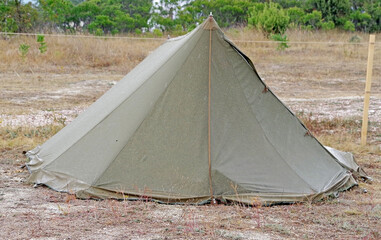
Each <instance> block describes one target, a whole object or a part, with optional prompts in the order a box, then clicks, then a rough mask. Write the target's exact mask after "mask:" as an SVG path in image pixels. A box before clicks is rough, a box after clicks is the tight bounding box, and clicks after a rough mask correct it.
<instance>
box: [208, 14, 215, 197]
mask: <svg viewBox="0 0 381 240" xmlns="http://www.w3.org/2000/svg"><path fill="white" fill-rule="evenodd" d="M209 21H210V22H212V21H213V15H212V13H210V16H209ZM211 75H212V28H210V29H209V77H208V81H209V84H208V163H209V186H210V199H211V203H212V204H214V202H215V199H214V195H213V184H212V160H211V136H210V133H211V129H210V128H211V127H210V101H211V99H210V97H211Z"/></svg>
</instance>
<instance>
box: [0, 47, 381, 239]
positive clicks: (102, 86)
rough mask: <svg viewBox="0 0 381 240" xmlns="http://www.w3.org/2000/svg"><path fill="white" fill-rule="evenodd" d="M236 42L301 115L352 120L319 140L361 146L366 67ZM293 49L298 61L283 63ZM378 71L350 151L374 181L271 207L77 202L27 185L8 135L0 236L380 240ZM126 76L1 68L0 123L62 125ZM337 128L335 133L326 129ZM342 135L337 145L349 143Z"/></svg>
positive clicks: (1, 160)
mask: <svg viewBox="0 0 381 240" xmlns="http://www.w3.org/2000/svg"><path fill="white" fill-rule="evenodd" d="M242 47H243V48H247V49H246V51H244V52H249V56H250V57H251V58H252V59H253V61H254V63H255V64H256V68H257V70H258V72H259V74H260V75H261V77H262V78H263V79H264V81H265V82H266V83H267V84H268V85H269V86H270V89H271V90H272V91H273V92H274V93H275V94H277V95H278V96H279V98H280V99H281V100H282V101H283V102H284V103H285V104H286V105H288V106H289V107H290V109H291V110H293V111H294V112H295V113H297V114H298V115H299V116H302V117H303V116H307V117H308V119H309V120H310V121H316V122H318V123H319V122H327V121H328V123H329V124H331V122H330V121H331V120H332V121H333V120H335V119H340V121H350V122H351V124H352V122H353V123H354V124H355V126H356V127H355V128H354V129H350V131H351V132H349V130H348V128H346V126H347V125H345V124H344V125H343V127H342V128H340V129H337V128H335V126H336V125H335V126H334V127H331V128H327V129H326V130H327V131H325V132H323V133H322V132H314V133H315V134H317V137H318V138H319V139H320V137H321V139H322V140H323V143H324V144H326V142H324V141H325V140H324V139H327V136H328V138H329V137H332V138H333V139H335V141H336V140H337V139H339V140H337V141H340V140H342V139H343V138H344V137H348V136H350V139H351V141H353V143H351V144H353V146H354V145H356V146H357V145H358V144H359V131H360V129H359V126H361V123H360V122H361V119H362V107H363V91H364V85H365V80H364V79H365V68H364V66H363V65H362V66H360V67H358V66H356V67H354V66H353V65H352V64H351V63H348V64H345V63H343V62H345V61H342V62H340V61H337V59H334V60H330V61H328V60H324V59H323V60H321V59H320V60H319V61H320V64H319V65H317V66H318V67H316V66H314V65H311V64H304V63H303V59H298V56H299V55H295V54H296V53H293V52H292V51H291V50H290V52H289V53H288V54H280V55H278V56H273V58H271V57H268V58H262V57H260V56H256V55H255V54H254V53H251V52H250V49H251V47H250V49H249V47H247V46H242ZM244 50H245V49H244ZM327 51H329V50H327ZM290 56H292V57H293V58H294V59H296V60H295V61H288V60H287V58H288V57H290ZM338 59H340V56H339V57H338ZM362 60H364V59H362ZM270 62H271V63H270ZM374 72H375V77H374V82H373V85H372V97H371V105H370V111H369V120H370V125H369V126H370V131H369V135H370V137H369V142H370V147H368V148H357V147H356V148H355V152H354V153H355V156H356V158H357V161H358V162H359V163H360V165H361V166H362V167H363V168H364V170H365V171H366V172H367V173H368V174H369V175H370V176H371V177H372V178H373V182H361V181H360V182H359V186H358V187H354V188H352V189H351V190H349V191H346V192H342V193H340V196H339V197H338V198H335V199H326V200H324V201H322V202H318V203H299V204H292V205H279V206H272V207H261V206H254V207H246V206H240V205H237V204H233V205H217V206H209V205H206V206H181V205H165V204H157V203H152V202H148V201H146V200H145V199H141V200H140V201H134V202H133V201H113V200H106V201H95V200H79V199H76V198H75V197H74V196H72V195H69V194H66V193H58V192H55V191H53V190H50V189H48V188H46V187H36V188H34V187H33V185H31V184H28V183H26V179H27V178H28V175H29V174H28V172H27V170H26V169H25V168H23V166H24V164H25V161H26V159H25V157H24V155H23V154H22V151H25V150H30V147H32V146H31V145H25V144H24V145H22V144H19V145H10V144H8V145H7V143H5V144H3V146H1V151H0V226H1V231H0V239H331V238H335V239H381V224H380V222H381V153H380V152H381V123H380V119H381V64H380V62H376V64H375V70H374ZM311 73H318V74H314V75H312V74H311ZM123 76H124V73H123V72H121V71H119V72H118V71H110V70H107V69H103V70H102V71H99V70H94V69H87V70H85V71H82V70H81V71H77V72H75V73H71V72H70V71H56V72H54V71H51V72H45V71H38V70H32V69H31V70H30V71H29V70H28V69H27V70H25V69H24V70H23V71H20V72H18V71H15V70H14V69H13V70H12V69H10V70H6V71H3V72H0V84H1V88H0V89H1V92H0V105H1V109H0V127H1V128H2V129H3V130H4V131H6V130H7V129H17V128H19V127H25V126H27V127H29V128H35V127H38V126H45V125H48V124H55V123H58V124H62V125H65V124H68V123H69V122H70V121H71V120H72V119H73V118H75V117H76V116H77V115H78V114H80V113H81V112H82V111H84V110H85V109H86V108H87V107H88V106H89V105H90V104H91V103H92V102H94V101H95V100H96V99H97V98H99V97H100V96H101V95H102V94H103V93H104V92H105V91H107V90H108V89H110V88H111V87H112V86H113V85H115V83H116V82H117V81H119V80H120V79H121V78H122V77H123ZM352 131H353V132H352ZM337 133H340V136H341V137H340V138H335V137H334V136H331V135H332V134H337ZM330 134H331V135H330ZM330 141H332V140H330ZM343 141H344V140H343ZM346 141H347V140H345V141H344V142H343V144H344V145H340V144H338V143H337V144H336V143H335V144H334V145H333V147H338V148H340V147H341V146H342V148H343V149H341V150H346V149H345V148H346V146H348V142H346ZM328 143H329V142H328ZM350 146H352V145H350Z"/></svg>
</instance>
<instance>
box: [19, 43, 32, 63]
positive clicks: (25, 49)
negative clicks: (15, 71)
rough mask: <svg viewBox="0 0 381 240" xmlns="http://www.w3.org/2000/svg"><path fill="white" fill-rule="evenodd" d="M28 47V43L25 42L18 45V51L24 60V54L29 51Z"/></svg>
mask: <svg viewBox="0 0 381 240" xmlns="http://www.w3.org/2000/svg"><path fill="white" fill-rule="evenodd" d="M29 48H30V46H29V45H28V44H26V43H22V44H20V46H19V52H20V54H21V58H22V59H23V61H24V60H25V58H26V55H27V54H28V52H29Z"/></svg>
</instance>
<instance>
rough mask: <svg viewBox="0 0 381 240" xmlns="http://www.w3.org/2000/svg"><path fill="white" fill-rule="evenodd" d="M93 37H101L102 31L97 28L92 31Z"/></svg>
mask: <svg viewBox="0 0 381 240" xmlns="http://www.w3.org/2000/svg"><path fill="white" fill-rule="evenodd" d="M94 35H95V36H98V37H100V36H103V35H104V33H103V30H102V29H100V28H97V29H96V30H95V31H94Z"/></svg>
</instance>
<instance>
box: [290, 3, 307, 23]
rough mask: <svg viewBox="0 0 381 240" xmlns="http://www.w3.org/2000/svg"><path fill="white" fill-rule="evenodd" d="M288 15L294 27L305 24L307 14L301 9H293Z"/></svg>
mask: <svg viewBox="0 0 381 240" xmlns="http://www.w3.org/2000/svg"><path fill="white" fill-rule="evenodd" d="M287 14H288V17H289V18H290V23H291V24H293V26H300V25H302V24H303V19H304V16H305V14H306V13H305V12H304V10H303V9H301V8H298V7H292V8H289V9H287Z"/></svg>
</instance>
